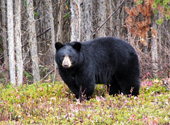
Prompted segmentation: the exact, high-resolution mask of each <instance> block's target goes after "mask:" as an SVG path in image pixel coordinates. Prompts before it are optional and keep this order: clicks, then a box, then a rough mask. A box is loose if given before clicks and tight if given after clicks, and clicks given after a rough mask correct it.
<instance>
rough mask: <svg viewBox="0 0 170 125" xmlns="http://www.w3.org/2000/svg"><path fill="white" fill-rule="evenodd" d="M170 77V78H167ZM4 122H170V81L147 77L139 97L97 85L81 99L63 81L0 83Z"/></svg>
mask: <svg viewBox="0 0 170 125" xmlns="http://www.w3.org/2000/svg"><path fill="white" fill-rule="evenodd" d="M165 81H168V82H169V81H170V79H165ZM0 124H17V125H18V124H68V125H72V124H84V125H86V124H96V125H97V124H103V125H106V124H108V125H110V124H117V125H120V124H135V125H136V124H138V125H143V124H149V125H150V124H153V125H157V124H165V125H168V124H170V85H164V84H163V83H162V80H160V79H145V80H143V81H142V83H141V89H140V95H139V96H138V97H133V96H132V97H126V96H123V95H118V96H116V97H113V96H109V95H108V94H107V92H106V86H104V85H97V86H96V89H95V92H94V94H93V97H92V99H91V100H89V101H83V102H82V103H79V102H78V101H77V100H76V99H75V96H74V95H73V94H72V93H71V92H70V90H69V89H68V88H67V86H66V85H65V84H63V83H62V82H56V83H50V84H49V83H42V84H32V85H23V86H21V87H17V88H14V87H12V85H7V86H3V85H1V86H0Z"/></svg>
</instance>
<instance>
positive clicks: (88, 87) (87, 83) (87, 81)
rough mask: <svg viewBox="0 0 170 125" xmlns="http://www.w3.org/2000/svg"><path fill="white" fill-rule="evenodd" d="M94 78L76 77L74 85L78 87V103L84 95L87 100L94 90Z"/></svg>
mask: <svg viewBox="0 0 170 125" xmlns="http://www.w3.org/2000/svg"><path fill="white" fill-rule="evenodd" d="M93 78H94V77H90V76H89V77H87V75H86V77H85V76H83V77H82V75H81V77H80V76H77V77H76V85H77V86H79V94H78V95H79V97H78V98H79V99H80V102H81V101H82V100H83V97H84V95H86V98H87V100H89V99H90V98H91V96H92V94H93V92H94V89H95V79H93Z"/></svg>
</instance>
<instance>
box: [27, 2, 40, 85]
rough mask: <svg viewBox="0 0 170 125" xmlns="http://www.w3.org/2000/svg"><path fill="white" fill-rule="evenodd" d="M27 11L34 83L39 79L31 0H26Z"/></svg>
mask: <svg viewBox="0 0 170 125" xmlns="http://www.w3.org/2000/svg"><path fill="white" fill-rule="evenodd" d="M27 13H28V32H29V40H28V41H29V44H30V52H31V59H32V73H33V79H34V83H36V82H38V81H40V74H39V62H38V54H37V39H36V30H35V19H34V6H33V0H27Z"/></svg>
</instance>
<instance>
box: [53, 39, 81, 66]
mask: <svg viewBox="0 0 170 125" xmlns="http://www.w3.org/2000/svg"><path fill="white" fill-rule="evenodd" d="M55 48H56V55H55V61H56V62H57V64H58V65H60V66H62V67H63V68H65V69H68V68H71V67H74V66H75V65H77V64H78V63H79V62H78V61H79V56H80V55H79V54H80V49H81V43H80V42H72V43H66V44H62V43H60V42H56V43H55Z"/></svg>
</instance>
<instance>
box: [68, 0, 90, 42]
mask: <svg viewBox="0 0 170 125" xmlns="http://www.w3.org/2000/svg"><path fill="white" fill-rule="evenodd" d="M92 31H93V24H92V1H91V0H72V2H71V41H87V40H90V39H92V37H93V34H92Z"/></svg>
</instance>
